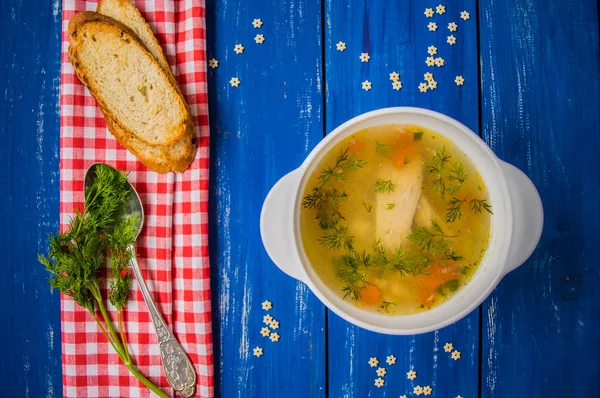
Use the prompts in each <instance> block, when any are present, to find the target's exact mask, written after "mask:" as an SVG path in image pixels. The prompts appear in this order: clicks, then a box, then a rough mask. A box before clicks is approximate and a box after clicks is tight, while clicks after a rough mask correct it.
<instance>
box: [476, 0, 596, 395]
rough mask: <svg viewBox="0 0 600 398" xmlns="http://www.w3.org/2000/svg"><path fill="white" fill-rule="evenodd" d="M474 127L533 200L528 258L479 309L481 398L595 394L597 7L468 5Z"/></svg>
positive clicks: (517, 1)
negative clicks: (473, 30)
mask: <svg viewBox="0 0 600 398" xmlns="http://www.w3.org/2000/svg"><path fill="white" fill-rule="evenodd" d="M480 7H481V8H480V16H481V22H480V23H481V25H482V26H486V27H487V29H481V41H480V42H481V62H482V100H483V102H482V125H483V133H484V137H485V139H486V140H487V142H488V143H489V144H490V146H491V147H492V149H493V150H494V151H495V152H496V153H497V154H498V155H499V156H500V157H502V158H504V159H505V160H506V161H508V162H511V163H513V164H515V165H517V166H518V167H520V168H521V169H522V170H524V171H525V172H526V173H527V174H528V175H529V176H530V177H531V178H532V180H533V181H534V182H535V183H536V185H537V187H538V189H539V192H540V194H541V197H542V201H543V202H544V210H545V218H546V219H545V226H544V232H543V236H542V240H541V242H540V245H539V247H538V250H537V251H536V252H535V253H534V255H533V257H532V258H531V259H530V260H529V261H528V262H527V263H525V264H524V265H522V266H521V267H520V268H518V269H517V270H515V271H514V272H512V273H511V274H509V275H508V276H507V277H506V278H505V280H504V281H502V283H501V284H500V285H499V287H498V288H497V289H496V292H495V293H494V294H493V295H492V297H491V298H490V299H488V300H487V301H486V302H485V304H484V305H483V314H484V317H483V319H482V321H483V324H482V327H483V329H482V333H483V337H484V338H483V340H482V341H483V345H482V353H483V355H482V370H483V372H482V373H483V378H482V385H483V388H482V396H483V397H533V396H536V397H599V396H600V383H598V373H599V370H600V334H599V333H598V330H599V329H600V316H599V315H600V255H599V252H598V240H599V239H600V186H599V184H600V161H599V157H598V152H599V150H600V114H599V110H600V91H599V90H600V79H599V76H600V62H599V61H600V59H599V55H598V12H597V11H598V10H597V3H596V2H595V1H590V0H581V1H569V2H563V1H552V2H548V1H545V0H538V1H531V0H503V1H496V0H485V1H482V2H481V4H480Z"/></svg>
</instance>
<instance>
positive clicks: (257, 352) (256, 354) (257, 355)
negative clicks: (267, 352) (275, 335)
mask: <svg viewBox="0 0 600 398" xmlns="http://www.w3.org/2000/svg"><path fill="white" fill-rule="evenodd" d="M252 351H253V352H254V356H256V357H260V356H261V355H262V354H263V349H262V348H260V347H256V348H255V349H254V350H252Z"/></svg>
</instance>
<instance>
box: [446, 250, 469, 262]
mask: <svg viewBox="0 0 600 398" xmlns="http://www.w3.org/2000/svg"><path fill="white" fill-rule="evenodd" d="M442 259H444V260H452V261H460V260H462V259H464V257H463V256H461V255H459V254H456V252H455V251H454V250H450V251H448V252H446V253H445V254H444V255H443V256H442Z"/></svg>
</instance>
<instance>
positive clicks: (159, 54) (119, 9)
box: [96, 0, 196, 171]
mask: <svg viewBox="0 0 600 398" xmlns="http://www.w3.org/2000/svg"><path fill="white" fill-rule="evenodd" d="M96 11H97V12H98V13H100V14H102V15H105V16H108V17H111V18H113V19H115V20H117V21H119V22H121V23H122V24H123V25H125V26H127V27H128V28H130V29H131V30H132V31H133V32H134V33H135V34H136V35H137V36H138V38H139V39H140V41H141V42H142V44H144V45H145V46H146V48H147V49H148V50H149V51H150V53H151V54H152V55H153V56H154V59H156V62H158V64H159V65H160V66H161V68H162V69H163V71H164V72H165V74H166V75H167V77H168V78H169V80H170V81H171V82H172V84H173V87H174V88H175V89H176V90H177V91H178V93H179V94H180V95H181V97H182V99H183V101H184V102H185V98H184V97H183V94H182V93H181V90H180V88H179V85H178V84H177V80H176V79H175V76H174V75H173V73H172V71H171V68H170V67H169V63H168V61H167V58H166V57H165V55H164V52H163V50H162V47H161V46H160V43H159V42H158V40H157V39H156V37H155V36H154V33H152V29H151V28H150V26H149V25H148V24H147V23H146V20H145V19H144V17H143V16H142V14H141V13H140V11H139V10H138V9H137V8H136V7H135V6H134V5H133V4H132V3H131V1H129V0H101V1H100V3H98V7H97V9H96ZM186 106H187V103H186ZM190 125H191V126H190V128H188V129H187V130H186V133H185V134H184V136H183V138H182V139H181V140H179V141H178V142H177V143H176V144H174V145H173V146H171V147H169V149H168V150H166V151H163V152H164V153H162V154H161V156H158V157H157V156H153V157H152V158H150V159H142V158H140V160H141V161H142V163H144V164H146V163H147V162H156V160H157V159H162V158H163V157H166V158H167V159H170V160H167V161H166V163H167V164H168V163H172V164H173V165H174V168H173V169H174V170H175V171H183V170H185V169H187V168H188V167H189V164H190V163H191V162H192V161H193V160H194V157H195V155H196V139H195V131H194V126H193V124H192V123H190ZM113 135H115V133H113ZM124 139H126V138H123V139H121V138H120V139H119V140H120V141H121V142H123V140H124ZM126 140H127V141H128V145H129V146H130V147H131V148H132V149H131V151H132V152H137V153H144V148H143V143H141V142H140V141H139V140H138V139H137V138H135V136H131V137H129V138H127V139H126ZM136 156H138V155H136ZM139 157H140V156H138V158H139ZM161 162H162V160H161ZM182 168H183V170H180V169H182Z"/></svg>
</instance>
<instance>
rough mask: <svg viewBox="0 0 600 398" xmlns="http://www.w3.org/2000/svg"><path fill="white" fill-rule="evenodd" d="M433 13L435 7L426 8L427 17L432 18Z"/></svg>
mask: <svg viewBox="0 0 600 398" xmlns="http://www.w3.org/2000/svg"><path fill="white" fill-rule="evenodd" d="M433 14H434V12H433V8H426V9H425V16H426V17H427V18H431V17H433Z"/></svg>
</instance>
